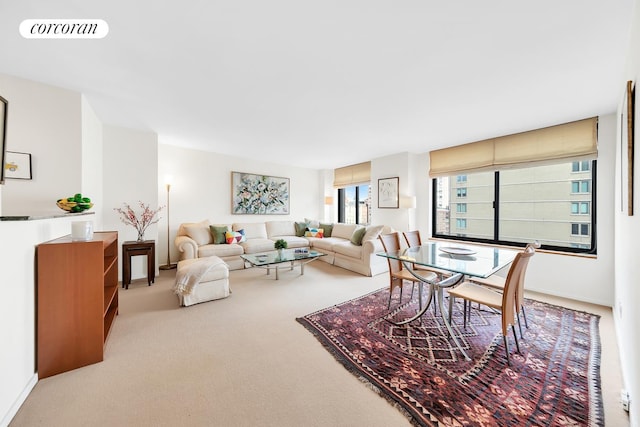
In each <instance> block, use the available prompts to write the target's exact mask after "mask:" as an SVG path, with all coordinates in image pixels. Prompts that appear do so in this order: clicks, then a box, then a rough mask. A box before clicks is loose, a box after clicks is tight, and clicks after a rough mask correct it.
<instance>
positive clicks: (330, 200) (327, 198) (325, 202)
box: [324, 196, 333, 205]
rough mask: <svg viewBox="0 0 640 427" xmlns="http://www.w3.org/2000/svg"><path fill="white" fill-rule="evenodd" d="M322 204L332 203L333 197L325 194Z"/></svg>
mask: <svg viewBox="0 0 640 427" xmlns="http://www.w3.org/2000/svg"><path fill="white" fill-rule="evenodd" d="M324 204H325V205H333V197H332V196H326V197H325V198H324Z"/></svg>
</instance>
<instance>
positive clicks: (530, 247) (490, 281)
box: [469, 241, 540, 338]
mask: <svg viewBox="0 0 640 427" xmlns="http://www.w3.org/2000/svg"><path fill="white" fill-rule="evenodd" d="M539 247H540V243H539V242H537V241H536V242H533V243H528V244H527V246H526V248H525V251H529V252H533V253H535V251H536V249H538V248H539ZM525 273H526V268H525V270H524V271H523V272H522V274H521V276H520V280H519V283H518V291H517V292H516V313H517V315H518V328H519V329H520V337H521V338H522V336H523V335H522V326H521V324H520V313H522V318H523V319H524V325H525V327H526V328H527V329H529V322H528V320H527V312H526V310H525V309H524V276H525ZM469 281H470V282H472V283H476V284H478V285H482V286H486V287H488V288H492V289H495V290H497V291H499V292H503V291H504V285H505V277H502V276H498V275H496V274H493V275H491V276H489V277H487V278H484V279H483V278H480V277H471V278H469Z"/></svg>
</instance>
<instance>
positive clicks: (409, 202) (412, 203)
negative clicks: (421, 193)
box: [400, 196, 416, 209]
mask: <svg viewBox="0 0 640 427" xmlns="http://www.w3.org/2000/svg"><path fill="white" fill-rule="evenodd" d="M400 207H401V208H404V209H415V207H416V196H402V197H400Z"/></svg>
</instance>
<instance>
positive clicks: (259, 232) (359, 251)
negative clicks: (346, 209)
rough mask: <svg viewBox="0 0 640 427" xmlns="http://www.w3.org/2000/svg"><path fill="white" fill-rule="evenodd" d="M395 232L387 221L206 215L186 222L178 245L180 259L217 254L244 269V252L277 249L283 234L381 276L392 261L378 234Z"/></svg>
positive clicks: (341, 263) (330, 259) (291, 242)
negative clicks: (219, 219) (214, 219)
mask: <svg viewBox="0 0 640 427" xmlns="http://www.w3.org/2000/svg"><path fill="white" fill-rule="evenodd" d="M391 231H392V230H391V228H389V227H387V226H382V225H378V226H367V227H365V226H362V225H358V224H343V223H332V224H320V223H319V222H317V221H300V222H295V221H265V222H240V223H233V224H213V223H211V222H210V221H209V220H203V221H200V222H193V223H183V224H181V225H180V227H179V228H178V232H177V235H176V239H175V245H176V248H177V249H178V252H179V254H180V256H179V260H180V261H183V260H188V259H197V258H203V257H210V256H217V257H219V258H221V259H222V260H223V261H224V262H226V263H227V265H228V266H229V269H230V270H240V269H244V268H245V267H246V265H245V262H244V260H243V259H242V258H241V257H240V255H243V254H252V253H258V252H267V251H272V250H274V243H275V241H276V240H280V239H282V240H285V241H286V242H287V247H288V248H290V249H292V248H310V249H313V250H315V251H318V252H322V253H324V254H325V255H326V256H323V257H320V258H319V259H320V260H321V261H323V262H327V263H329V264H332V265H336V266H338V267H342V268H345V269H347V270H351V271H354V272H356V273H359V274H362V275H365V276H375V275H377V274H381V273H384V272H387V271H388V270H389V267H388V263H387V260H386V259H385V258H382V257H379V256H377V255H376V253H378V252H383V247H382V243H381V242H380V239H378V236H379V235H380V234H381V233H388V232H391ZM223 236H224V238H223Z"/></svg>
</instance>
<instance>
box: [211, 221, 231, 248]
mask: <svg viewBox="0 0 640 427" xmlns="http://www.w3.org/2000/svg"><path fill="white" fill-rule="evenodd" d="M209 229H211V235H212V236H213V244H214V245H221V244H223V243H227V238H226V236H225V233H226V232H227V231H229V227H227V226H226V225H210V226H209Z"/></svg>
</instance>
